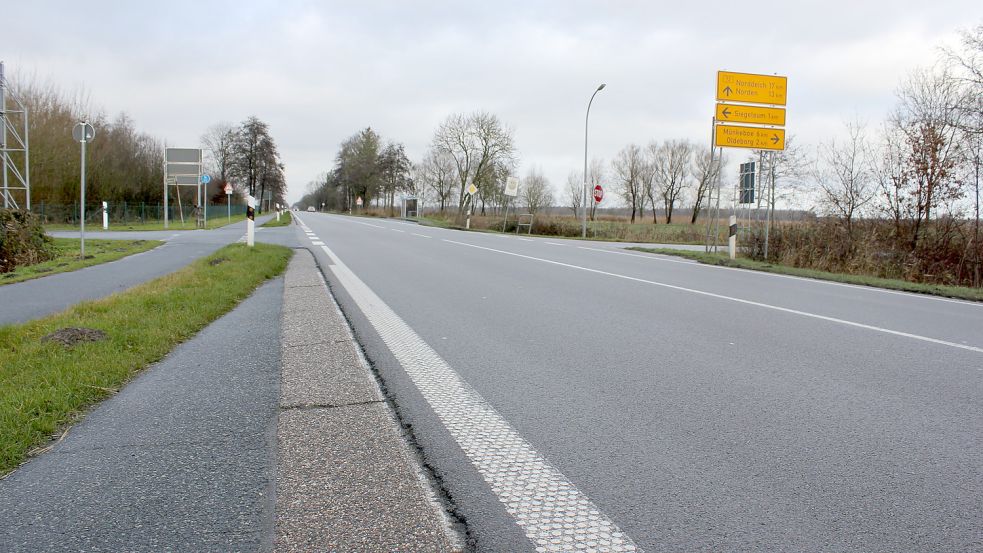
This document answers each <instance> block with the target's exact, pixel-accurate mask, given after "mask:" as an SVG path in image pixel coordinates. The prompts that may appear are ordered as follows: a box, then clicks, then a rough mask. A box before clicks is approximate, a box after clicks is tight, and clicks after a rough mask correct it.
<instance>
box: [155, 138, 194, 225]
mask: <svg viewBox="0 0 983 553" xmlns="http://www.w3.org/2000/svg"><path fill="white" fill-rule="evenodd" d="M202 177H203V175H202V172H201V149H199V148H166V149H165V150H164V228H165V229H166V228H167V226H168V218H169V216H168V213H167V196H168V187H169V186H174V187H175V190H176V192H177V194H178V209H179V210H181V189H180V187H181V186H194V187H195V188H196V189H197V191H198V194H197V196H198V208H199V209H200V208H201V181H202ZM181 219H182V221H183V220H184V212H183V211H181Z"/></svg>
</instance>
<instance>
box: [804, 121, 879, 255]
mask: <svg viewBox="0 0 983 553" xmlns="http://www.w3.org/2000/svg"><path fill="white" fill-rule="evenodd" d="M846 131H847V140H846V142H845V143H843V144H837V143H836V141H835V140H830V141H829V142H827V143H824V144H820V146H819V156H818V159H817V161H816V169H815V172H816V181H817V182H818V183H819V189H820V191H821V193H822V203H823V205H825V206H826V209H827V211H829V212H830V213H833V214H836V215H837V216H839V217H840V218H841V219H842V220H843V222H844V223H845V224H846V228H847V234H848V236H849V237H850V238H851V239H852V237H853V219H854V216H855V215H857V213H858V212H859V211H860V210H861V209H863V208H864V207H865V206H866V205H867V204H869V203H870V202H871V201H872V200H873V199H874V175H873V170H872V168H871V164H870V159H869V157H870V156H869V148H868V145H867V138H866V129H865V127H864V125H863V123H861V122H859V121H855V122H851V123H847V125H846Z"/></svg>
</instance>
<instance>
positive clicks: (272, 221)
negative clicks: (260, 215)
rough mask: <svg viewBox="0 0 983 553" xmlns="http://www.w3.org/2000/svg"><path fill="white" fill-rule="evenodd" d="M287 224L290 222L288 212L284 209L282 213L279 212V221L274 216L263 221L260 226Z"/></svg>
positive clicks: (282, 225) (281, 225) (283, 225)
mask: <svg viewBox="0 0 983 553" xmlns="http://www.w3.org/2000/svg"><path fill="white" fill-rule="evenodd" d="M289 224H290V212H289V211H284V212H283V213H281V214H280V220H279V221H277V220H276V217H275V216H274V217H273V218H272V219H270V220H269V221H267V222H265V223H263V225H262V226H264V227H285V226H287V225H289Z"/></svg>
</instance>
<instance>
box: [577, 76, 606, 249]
mask: <svg viewBox="0 0 983 553" xmlns="http://www.w3.org/2000/svg"><path fill="white" fill-rule="evenodd" d="M605 86H607V85H606V84H604V83H601V86H599V87H597V90H595V91H594V93H593V94H591V95H590V102H587V116H586V117H584V191H583V192H584V201H583V203H582V204H581V206H582V207H583V208H584V213H583V216H582V217H581V223H580V237H581V238H587V196H588V194H587V123H588V122H590V105H591V104H593V103H594V96H597V93H598V92H600V91H602V90H604V87H605Z"/></svg>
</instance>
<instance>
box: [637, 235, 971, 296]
mask: <svg viewBox="0 0 983 553" xmlns="http://www.w3.org/2000/svg"><path fill="white" fill-rule="evenodd" d="M627 249H629V250H635V251H639V252H646V253H657V254H662V255H675V256H678V257H685V258H687V259H693V260H696V261H699V262H700V263H706V264H708V265H720V266H723V267H736V268H738V269H751V270H753V271H764V272H766V273H778V274H782V275H790V276H797V277H804V278H814V279H818V280H829V281H833V282H842V283H844V284H856V285H859V286H873V287H876V288H886V289H888V290H900V291H902V292H914V293H918V294H929V295H932V296H943V297H946V298H956V299H961V300H970V301H983V289H979V288H967V287H964V286H944V285H941V284H923V283H920V282H908V281H906V280H896V279H891V278H879V277H872V276H865V275H848V274H843V273H830V272H827V271H818V270H816V269H803V268H799V267H789V266H787V265H777V264H774V263H765V262H763V261H755V260H753V259H745V258H741V257H738V258H737V259H730V258H729V257H727V255H726V254H723V253H707V252H694V251H685V250H673V249H669V248H627Z"/></svg>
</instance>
